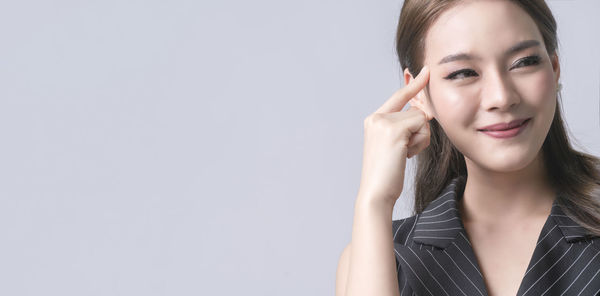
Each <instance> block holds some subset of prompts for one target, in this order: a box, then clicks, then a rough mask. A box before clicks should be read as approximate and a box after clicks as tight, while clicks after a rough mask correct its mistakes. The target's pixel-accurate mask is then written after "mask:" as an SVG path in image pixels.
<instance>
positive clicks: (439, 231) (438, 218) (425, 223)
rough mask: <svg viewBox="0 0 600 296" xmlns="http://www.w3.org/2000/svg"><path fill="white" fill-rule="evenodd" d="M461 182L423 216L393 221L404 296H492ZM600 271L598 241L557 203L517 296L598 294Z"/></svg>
mask: <svg viewBox="0 0 600 296" xmlns="http://www.w3.org/2000/svg"><path fill="white" fill-rule="evenodd" d="M459 180H461V179H458V178H455V179H453V180H452V181H451V182H450V183H449V184H448V185H447V186H446V187H445V189H444V190H443V191H442V193H441V194H440V195H439V196H438V197H437V198H436V199H435V200H434V201H432V202H431V203H430V204H429V205H428V206H427V207H426V209H425V210H424V211H423V212H422V213H420V214H417V215H414V216H411V217H408V218H405V219H400V220H394V221H392V230H393V237H394V253H395V257H396V267H397V269H398V283H399V288H400V295H401V296H404V295H434V296H439V295H440V296H441V295H452V296H454V295H469V296H471V295H481V296H487V295H488V292H487V289H486V286H485V282H484V279H483V276H482V274H481V270H480V268H479V264H478V262H477V259H476V257H475V253H474V251H473V249H472V248H471V243H470V242H469V238H468V235H467V232H466V231H465V229H464V227H463V224H462V221H461V220H460V217H459V211H458V208H457V196H458V198H461V197H462V194H460V193H458V192H457V188H458V182H459ZM459 195H460V196H459ZM507 260H510V258H507ZM599 273H600V237H599V236H594V235H591V234H589V233H588V232H587V231H586V230H585V229H584V228H583V227H581V226H580V225H579V224H577V223H575V222H574V221H573V220H572V219H571V218H569V217H567V216H566V215H565V214H564V212H563V211H562V210H561V208H560V206H559V205H558V204H557V203H556V200H555V201H554V204H553V205H552V211H551V213H550V215H549V216H548V218H547V219H546V222H545V224H544V226H543V228H542V231H541V233H540V235H539V237H538V240H537V245H536V247H535V250H534V252H533V256H532V258H531V259H530V261H529V265H528V267H527V271H526V272H525V276H524V277H523V278H522V279H521V284H520V286H519V290H518V292H517V295H518V296H542V295H600V274H599Z"/></svg>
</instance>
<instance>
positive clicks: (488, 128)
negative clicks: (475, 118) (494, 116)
mask: <svg viewBox="0 0 600 296" xmlns="http://www.w3.org/2000/svg"><path fill="white" fill-rule="evenodd" d="M528 119H531V118H521V119H517V120H513V121H511V122H509V123H504V122H500V123H496V124H492V125H488V126H484V127H482V128H480V129H478V131H484V130H485V131H503V130H509V129H512V128H514V127H516V126H519V125H521V124H522V123H523V122H524V121H525V120H528Z"/></svg>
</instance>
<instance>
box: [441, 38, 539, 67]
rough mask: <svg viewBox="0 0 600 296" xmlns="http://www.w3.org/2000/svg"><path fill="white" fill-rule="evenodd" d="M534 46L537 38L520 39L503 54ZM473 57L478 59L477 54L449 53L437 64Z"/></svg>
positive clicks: (537, 43)
mask: <svg viewBox="0 0 600 296" xmlns="http://www.w3.org/2000/svg"><path fill="white" fill-rule="evenodd" d="M534 46H540V42H539V41H537V40H525V41H521V42H519V43H517V44H516V45H514V46H512V47H511V48H509V49H508V50H507V51H506V52H505V53H504V55H506V56H509V55H511V54H515V53H517V52H519V51H522V50H525V49H527V48H530V47H534ZM473 59H478V57H477V56H473V55H470V54H468V53H457V54H451V55H449V56H446V57H444V58H443V59H441V60H440V61H439V62H438V65H441V64H444V63H450V62H454V61H459V60H473Z"/></svg>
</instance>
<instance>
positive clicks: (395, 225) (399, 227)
mask: <svg viewBox="0 0 600 296" xmlns="http://www.w3.org/2000/svg"><path fill="white" fill-rule="evenodd" d="M416 223H417V215H413V216H410V217H406V218H403V219H398V220H393V221H392V234H393V236H394V244H401V245H406V243H407V242H408V239H409V237H410V235H411V234H412V232H413V230H414V228H415V224H416Z"/></svg>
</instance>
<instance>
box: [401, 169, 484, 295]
mask: <svg viewBox="0 0 600 296" xmlns="http://www.w3.org/2000/svg"><path fill="white" fill-rule="evenodd" d="M458 182H459V179H453V180H452V181H451V182H450V183H449V185H448V186H446V188H445V189H444V190H443V191H442V193H441V194H440V195H439V196H438V197H437V198H436V199H435V200H434V201H432V202H431V203H430V204H429V205H428V206H427V207H426V208H425V210H424V211H423V212H422V213H420V214H418V215H417V218H416V222H415V226H414V230H413V231H412V234H411V235H410V236H409V241H408V243H407V244H405V245H396V246H395V248H396V257H397V260H398V262H399V263H400V264H401V265H402V268H403V269H402V270H403V272H404V273H405V274H406V277H407V278H408V282H409V283H410V285H411V288H412V289H413V290H414V292H415V294H417V295H436V296H437V295H469V296H471V295H481V296H487V290H486V287H485V283H484V280H483V276H482V274H481V272H480V268H479V266H478V263H477V260H476V257H475V254H474V252H473V249H472V247H471V243H470V242H469V240H468V238H467V235H466V232H465V229H464V227H463V224H462V221H461V220H460V217H459V213H458V207H457V192H456V188H457V185H458Z"/></svg>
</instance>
